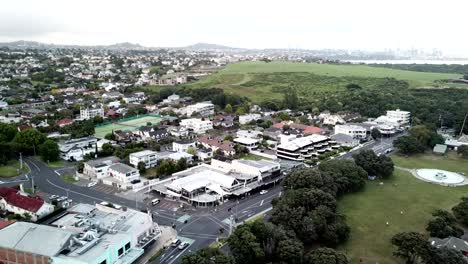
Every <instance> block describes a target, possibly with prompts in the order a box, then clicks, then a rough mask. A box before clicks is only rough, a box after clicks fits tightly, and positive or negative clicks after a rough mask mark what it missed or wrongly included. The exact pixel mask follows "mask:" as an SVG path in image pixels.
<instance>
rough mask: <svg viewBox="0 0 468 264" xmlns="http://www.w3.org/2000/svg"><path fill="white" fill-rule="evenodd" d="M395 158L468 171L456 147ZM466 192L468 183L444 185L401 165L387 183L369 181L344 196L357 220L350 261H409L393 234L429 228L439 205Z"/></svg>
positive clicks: (346, 209)
mask: <svg viewBox="0 0 468 264" xmlns="http://www.w3.org/2000/svg"><path fill="white" fill-rule="evenodd" d="M392 159H393V161H394V162H395V164H396V165H397V166H400V167H405V168H435V169H444V170H449V171H455V172H463V173H465V174H466V175H468V160H466V159H462V158H460V157H458V156H457V155H456V153H453V152H451V153H449V154H448V155H447V156H436V155H432V154H426V155H416V156H411V157H409V158H406V157H401V156H394V157H392ZM463 196H468V186H462V187H445V186H440V185H437V184H431V183H427V182H423V181H421V180H419V179H417V178H415V177H414V176H412V175H411V174H410V173H409V172H406V171H402V170H395V173H394V176H393V177H392V178H391V179H389V180H385V181H383V184H382V185H381V184H380V181H374V182H368V183H367V186H366V189H365V190H364V191H363V192H359V193H353V194H348V195H345V196H344V197H343V198H342V199H340V201H339V211H340V212H341V213H343V214H345V215H346V217H347V222H348V224H349V225H350V226H351V236H350V239H349V240H348V242H347V243H346V244H345V245H344V246H343V248H342V249H343V250H344V251H346V252H347V254H348V256H350V257H351V262H350V263H360V262H359V260H360V259H362V260H363V262H362V263H377V262H378V263H380V264H397V263H404V261H402V260H401V259H398V258H395V257H394V256H393V255H392V252H393V250H394V249H393V247H392V245H391V243H390V239H391V238H392V236H393V235H395V234H396V233H399V232H408V231H416V232H422V233H425V227H426V224H427V222H428V220H429V219H430V218H431V213H432V212H433V211H434V210H435V209H445V210H450V209H451V208H452V207H453V206H454V205H455V204H457V203H458V202H459V201H460V198H461V197H463ZM402 212H403V213H402ZM386 222H389V225H388V226H387V225H386Z"/></svg>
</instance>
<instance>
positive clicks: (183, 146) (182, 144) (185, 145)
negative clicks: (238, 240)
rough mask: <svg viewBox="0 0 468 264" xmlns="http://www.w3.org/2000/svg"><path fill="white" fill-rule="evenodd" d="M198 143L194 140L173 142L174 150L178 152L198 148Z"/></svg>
mask: <svg viewBox="0 0 468 264" xmlns="http://www.w3.org/2000/svg"><path fill="white" fill-rule="evenodd" d="M196 144H197V143H196V142H195V141H192V140H180V141H174V142H172V150H173V151H177V152H187V151H188V149H189V148H196V147H197V145H196Z"/></svg>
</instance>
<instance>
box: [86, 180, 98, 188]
mask: <svg viewBox="0 0 468 264" xmlns="http://www.w3.org/2000/svg"><path fill="white" fill-rule="evenodd" d="M96 184H97V182H95V181H93V182H90V183H88V188H90V187H93V186H96Z"/></svg>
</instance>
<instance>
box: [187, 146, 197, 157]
mask: <svg viewBox="0 0 468 264" xmlns="http://www.w3.org/2000/svg"><path fill="white" fill-rule="evenodd" d="M187 153H188V154H190V155H193V156H196V155H197V149H196V148H194V147H188V148H187Z"/></svg>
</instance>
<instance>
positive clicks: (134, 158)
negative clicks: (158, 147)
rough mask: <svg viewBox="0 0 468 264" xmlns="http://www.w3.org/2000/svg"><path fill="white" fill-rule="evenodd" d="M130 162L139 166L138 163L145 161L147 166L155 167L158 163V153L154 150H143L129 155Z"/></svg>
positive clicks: (136, 166)
mask: <svg viewBox="0 0 468 264" xmlns="http://www.w3.org/2000/svg"><path fill="white" fill-rule="evenodd" d="M129 162H130V164H132V165H133V166H135V168H138V163H140V162H143V163H145V168H147V169H149V168H153V167H156V165H157V164H158V154H157V152H155V151H152V150H143V151H139V152H135V153H132V154H130V155H129Z"/></svg>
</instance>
